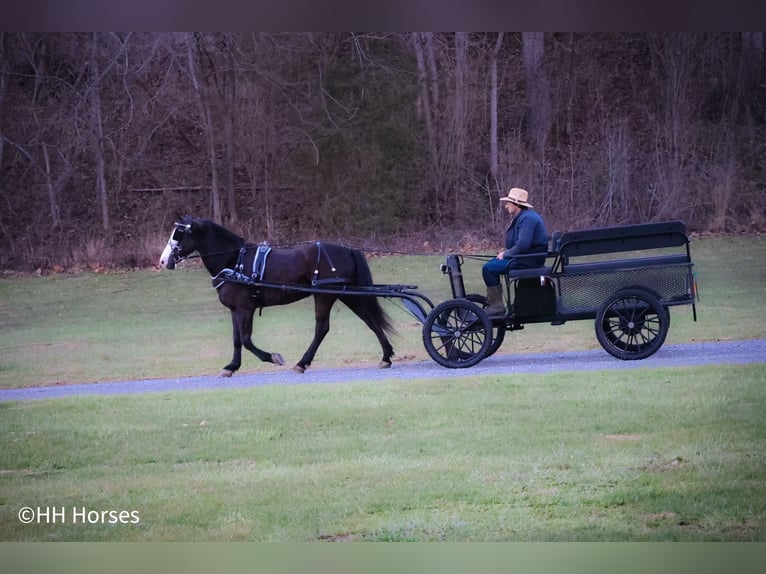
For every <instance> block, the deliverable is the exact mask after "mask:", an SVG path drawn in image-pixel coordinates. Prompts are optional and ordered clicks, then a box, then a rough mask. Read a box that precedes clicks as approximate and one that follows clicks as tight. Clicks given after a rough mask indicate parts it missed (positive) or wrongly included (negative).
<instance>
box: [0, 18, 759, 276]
mask: <svg viewBox="0 0 766 574" xmlns="http://www.w3.org/2000/svg"><path fill="white" fill-rule="evenodd" d="M765 80H766V78H765V75H764V58H763V35H762V33H689V34H648V33H636V34H574V33H556V34H553V33H545V34H543V33H524V34H518V33H502V34H498V33H430V32H424V33H409V34H402V33H351V32H347V33H316V34H305V33H301V34H298V33H283V34H279V33H269V34H267V33H252V34H241V33H236V34H235V33H215V34H170V33H167V34H158V33H152V34H144V33H120V34H117V33H100V32H99V33H79V34H69V33H66V34H65V33H55V34H52V33H0V268H7V269H9V268H14V269H25V268H29V269H34V268H42V269H45V268H52V267H54V266H63V267H66V268H68V267H91V268H92V267H99V266H145V265H149V264H152V263H153V262H154V260H155V258H156V255H157V251H158V250H159V248H160V247H161V246H162V244H164V242H165V240H166V236H167V233H168V232H169V228H168V224H169V223H170V221H171V219H172V218H173V217H174V215H175V213H176V212H180V213H192V214H195V215H201V216H208V217H212V218H214V219H216V220H218V221H221V222H223V223H224V224H226V225H227V226H230V227H232V228H233V229H235V230H237V231H239V232H240V233H242V234H243V235H245V236H247V237H249V238H252V239H254V240H260V239H269V240H271V241H272V242H274V243H280V242H281V243H285V242H291V241H296V240H302V239H310V238H318V237H323V238H332V239H338V238H340V239H344V240H346V241H349V242H356V243H360V244H363V245H364V246H366V247H369V248H375V247H389V248H391V247H393V246H395V245H396V246H401V245H403V244H406V242H408V241H410V242H411V245H414V246H415V249H416V250H420V246H421V245H423V244H424V243H425V242H426V241H427V242H428V243H429V246H430V247H431V248H436V249H443V248H445V247H452V248H455V247H458V248H459V247H460V246H461V245H463V244H466V243H470V244H471V245H481V244H482V241H484V240H485V238H487V239H489V240H492V241H494V240H495V238H496V237H497V234H498V231H499V228H500V227H501V226H502V221H499V220H498V217H499V213H498V211H497V205H496V204H497V197H498V196H499V195H500V194H501V193H503V192H504V191H505V190H506V189H507V188H508V187H509V186H511V185H521V186H523V187H526V188H527V189H529V190H530V193H531V196H532V200H533V203H534V204H535V205H536V207H538V209H539V210H540V211H541V212H542V213H543V215H544V216H545V218H546V220H547V221H548V223H549V228H550V229H551V230H553V229H575V228H581V227H585V226H590V225H605V224H620V223H635V222H640V221H652V220H661V219H676V218H678V219H683V220H685V221H686V222H687V223H688V224H689V226H690V228H691V229H693V230H696V231H715V232H720V231H729V232H731V231H744V232H748V231H753V230H762V229H763V228H764V227H766V209H765V208H766V205H765V203H766V199H765V197H764V196H765V195H766V194H765V193H764V187H765V186H766V181H764V168H766V166H765V165H764V162H765V161H766V159H764V158H766V153H764V152H765V151H766V150H765V149H764V148H765V147H766V81H765Z"/></svg>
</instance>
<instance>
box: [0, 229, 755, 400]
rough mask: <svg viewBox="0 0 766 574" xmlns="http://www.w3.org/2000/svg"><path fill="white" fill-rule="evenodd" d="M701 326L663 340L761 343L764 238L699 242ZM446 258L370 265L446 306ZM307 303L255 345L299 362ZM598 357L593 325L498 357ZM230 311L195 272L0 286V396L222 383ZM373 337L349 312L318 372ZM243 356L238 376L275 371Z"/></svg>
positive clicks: (470, 265) (542, 337)
mask: <svg viewBox="0 0 766 574" xmlns="http://www.w3.org/2000/svg"><path fill="white" fill-rule="evenodd" d="M692 255H693V259H694V261H695V270H696V273H697V280H698V284H699V289H700V297H701V301H700V304H699V305H698V311H699V317H698V319H699V320H698V321H697V322H696V323H695V322H694V321H693V320H692V313H691V309H690V308H689V307H680V308H674V309H673V310H672V323H671V327H670V332H669V334H668V339H667V343H668V344H672V343H678V342H689V341H710V340H722V339H747V338H757V337H764V336H766V330H765V329H764V327H763V321H762V319H761V313H760V312H759V311H760V310H761V309H763V288H762V286H763V284H764V281H765V280H766V241H764V240H763V239H762V238H759V237H731V238H728V237H727V238H705V239H699V240H696V241H693V243H692ZM443 259H444V258H443V257H442V256H410V257H408V256H392V257H375V258H372V259H371V262H370V263H371V267H372V270H373V274H374V278H375V281H376V282H377V283H414V284H417V285H418V286H419V287H420V290H421V291H423V292H424V293H425V294H426V295H428V296H429V297H430V298H431V299H432V301H434V303H438V302H440V301H442V300H444V299H447V298H449V297H450V296H451V295H450V289H449V283H448V280H447V277H446V276H445V275H442V274H441V272H440V271H439V265H440V264H441V263H443ZM480 266H481V262H480V261H476V260H472V259H467V260H466V263H465V265H464V278H465V282H466V289H467V291H468V292H476V293H482V292H483V291H484V288H483V283H482V280H481V273H480ZM384 306H385V307H386V308H387V310H388V312H389V314H390V315H391V316H392V318H393V320H394V323H395V324H396V327H397V330H398V335H396V336H394V337H393V338H392V344H393V345H394V349H395V351H396V356H395V360H399V361H406V360H428V355H427V353H426V352H425V349H424V348H423V343H422V339H421V325H420V323H418V322H417V321H416V320H415V319H414V318H413V317H412V316H411V315H409V313H407V312H406V311H405V310H404V309H402V308H401V307H400V306H399V304H398V303H395V302H393V301H384ZM313 316H314V315H313V303H312V300H311V299H307V300H304V301H300V302H298V303H294V304H292V305H288V306H284V307H278V308H267V309H264V311H263V315H262V316H260V317H259V316H256V318H255V328H254V341H255V344H256V345H258V346H259V347H261V348H264V349H266V350H268V351H277V352H280V353H282V354H283V355H284V356H285V360H286V361H287V363H288V365H292V364H295V363H296V362H297V361H298V359H299V358H300V356H301V355H302V354H303V352H304V351H305V350H306V348H307V347H308V345H309V343H310V342H311V338H312V336H313V330H314V319H313ZM595 348H599V346H598V343H597V341H596V336H595V332H594V328H593V322H592V321H574V322H570V323H567V324H566V325H563V326H560V327H555V328H554V327H551V326H549V325H547V324H542V325H529V326H527V328H526V329H525V330H524V331H521V332H515V333H509V334H508V336H507V337H506V342H505V343H504V344H503V346H502V347H501V349H500V352H501V353H522V352H534V351H567V350H581V349H595ZM231 352H232V346H231V324H230V319H229V312H228V310H227V309H225V308H224V307H223V306H222V305H221V304H220V303H219V302H218V299H217V297H216V294H215V291H214V290H213V289H212V287H211V283H210V281H209V277H208V276H207V274H206V273H205V271H204V270H203V269H201V268H199V267H189V268H186V269H179V270H176V271H163V272H159V271H138V272H130V273H127V272H126V273H113V274H81V275H52V276H46V277H13V278H4V279H2V280H0V388H11V387H25V386H33V385H44V384H61V383H76V382H98V381H105V380H126V379H134V378H156V377H174V376H186V375H200V374H215V373H218V371H219V370H220V368H221V367H223V366H224V365H225V364H227V363H228V362H229V360H230V358H231ZM379 359H380V348H379V346H378V344H377V341H376V339H375V337H374V335H373V334H372V333H371V332H370V331H369V330H368V329H367V328H366V327H365V326H364V325H363V324H362V323H361V322H360V321H359V320H358V319H357V318H356V316H354V315H353V313H351V311H349V310H348V309H347V308H346V307H345V306H344V305H343V304H341V303H339V304H337V305H336V307H335V308H334V311H333V315H332V319H331V328H330V333H329V335H328V336H327V338H326V339H325V341H324V342H323V344H322V346H321V347H320V349H319V352H318V354H317V356H316V359H315V361H314V363H313V365H312V368H317V369H319V368H322V367H334V366H342V365H348V364H358V365H365V364H367V365H374V364H377V362H378V360H379ZM274 368H275V367H274V366H273V365H271V364H265V363H261V362H260V361H258V360H257V359H256V358H255V357H254V356H252V355H250V354H249V353H248V352H246V351H245V352H244V359H243V367H242V371H243V372H258V371H260V370H264V369H269V370H270V369H274Z"/></svg>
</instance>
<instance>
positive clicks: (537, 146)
mask: <svg viewBox="0 0 766 574" xmlns="http://www.w3.org/2000/svg"><path fill="white" fill-rule="evenodd" d="M544 40H545V33H544V32H522V33H521V42H522V59H523V61H524V76H525V78H526V82H527V103H528V108H527V143H528V145H529V146H530V148H531V149H532V150H533V151H534V152H536V153H541V152H542V151H543V150H544V149H545V143H546V141H547V140H548V133H549V132H550V129H551V124H552V113H551V94H550V91H551V90H550V83H549V80H548V74H547V73H546V71H545V67H544V66H543V61H544V58H545V44H544Z"/></svg>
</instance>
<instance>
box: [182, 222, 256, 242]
mask: <svg viewBox="0 0 766 574" xmlns="http://www.w3.org/2000/svg"><path fill="white" fill-rule="evenodd" d="M191 220H192V221H196V223H198V224H201V225H203V226H205V227H207V228H209V229H213V230H214V231H215V235H216V236H217V237H220V238H221V239H224V240H226V241H232V242H234V243H237V244H239V245H244V244H245V239H244V237H241V236H239V235H237V234H236V233H234V232H233V231H230V230H228V229H226V228H225V227H224V226H223V225H219V224H218V223H216V222H215V221H213V220H212V219H193V218H191Z"/></svg>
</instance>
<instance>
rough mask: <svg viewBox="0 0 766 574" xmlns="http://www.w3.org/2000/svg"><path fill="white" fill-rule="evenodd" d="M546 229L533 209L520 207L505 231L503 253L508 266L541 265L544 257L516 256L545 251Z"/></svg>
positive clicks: (546, 241)
mask: <svg viewBox="0 0 766 574" xmlns="http://www.w3.org/2000/svg"><path fill="white" fill-rule="evenodd" d="M547 252H548V231H547V229H545V223H543V218H542V217H540V214H539V213H537V212H536V211H535V210H534V209H529V208H527V209H522V210H521V211H520V212H519V213H518V214H517V215H516V217H514V218H513V220H512V221H511V224H510V225H509V226H508V229H507V230H506V231H505V253H504V254H503V257H504V258H505V259H510V260H511V261H510V264H509V268H514V267H515V268H517V269H519V268H527V267H542V266H543V265H545V257H544V256H542V257H516V256H517V255H522V254H524V253H547Z"/></svg>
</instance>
